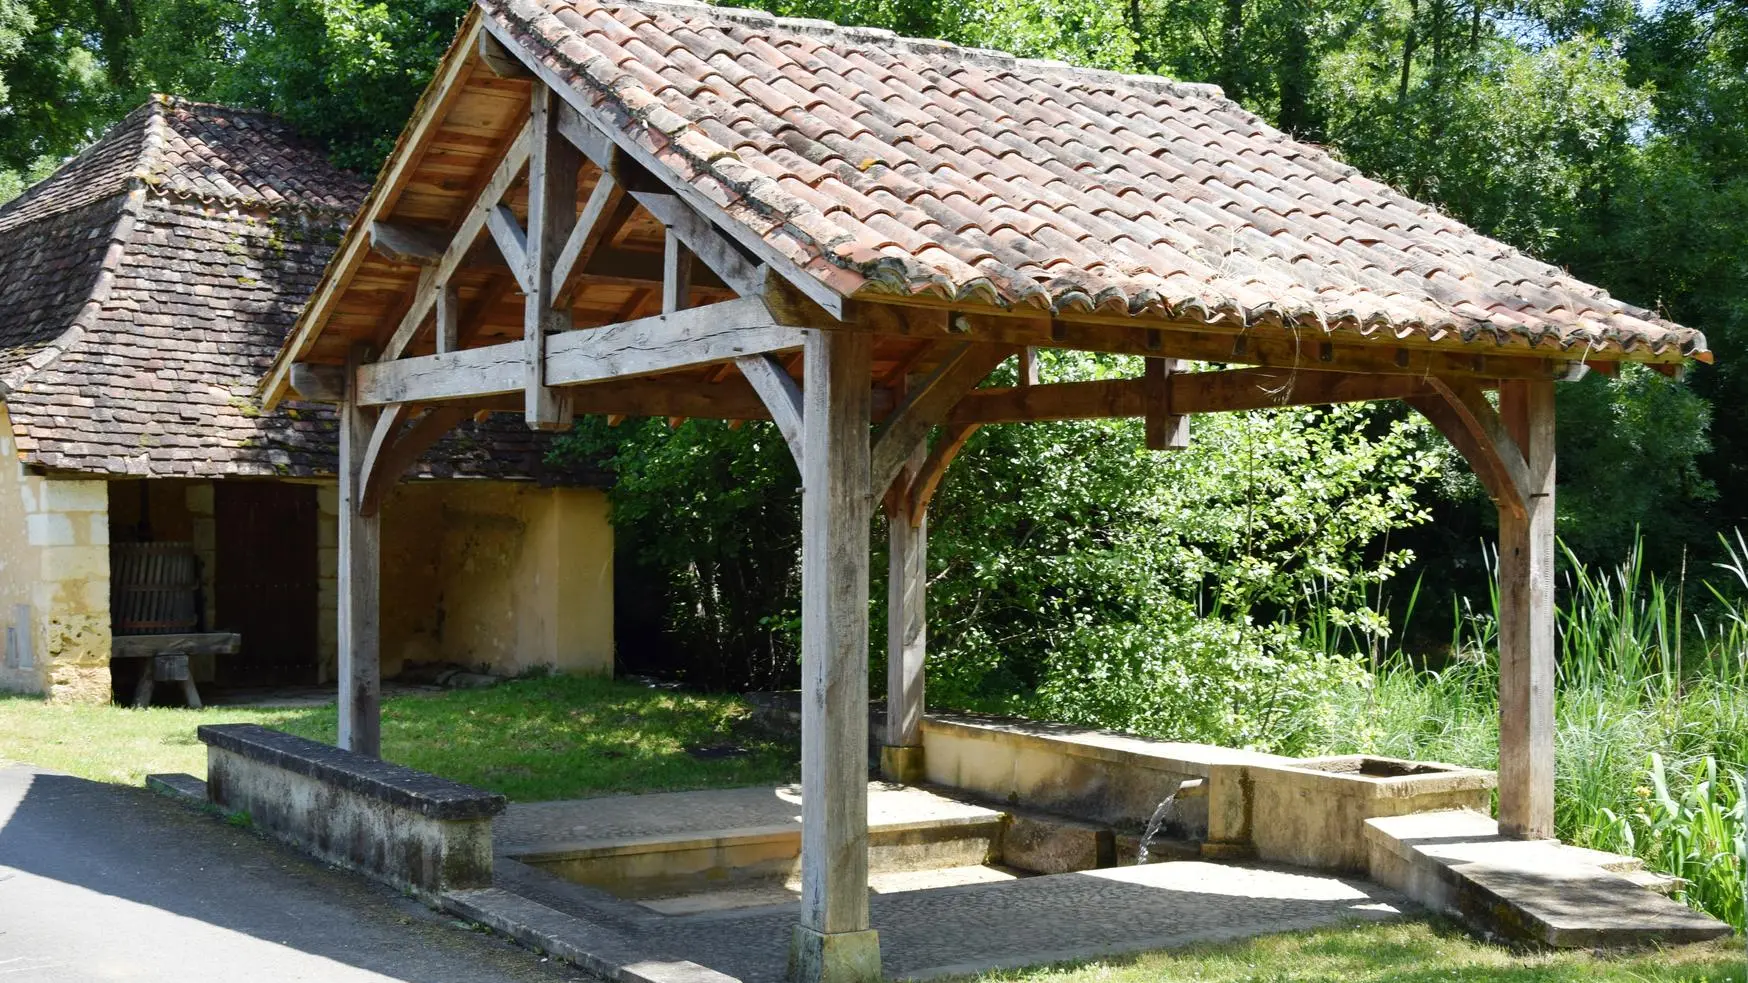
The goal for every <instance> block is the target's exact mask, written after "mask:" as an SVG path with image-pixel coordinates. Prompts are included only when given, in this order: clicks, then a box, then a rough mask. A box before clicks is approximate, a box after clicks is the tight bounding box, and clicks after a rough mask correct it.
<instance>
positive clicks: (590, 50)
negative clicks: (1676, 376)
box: [476, 0, 1705, 354]
mask: <svg viewBox="0 0 1748 983" xmlns="http://www.w3.org/2000/svg"><path fill="white" fill-rule="evenodd" d="M476 2H477V3H478V5H479V6H480V8H481V9H482V10H483V11H484V14H485V16H486V17H488V18H490V19H491V20H494V21H496V23H497V25H499V26H500V27H502V28H504V29H506V30H507V31H508V33H509V34H511V35H512V36H514V37H515V38H516V40H517V41H518V42H520V43H521V44H522V45H524V46H525V47H526V49H527V50H529V51H530V52H532V53H533V54H534V55H535V56H536V57H537V58H540V59H542V60H543V61H544V62H545V63H546V64H547V65H548V66H550V67H552V68H553V69H555V70H556V71H558V72H559V73H560V74H561V75H562V76H563V77H565V78H566V79H567V80H568V81H569V83H570V84H571V86H572V87H573V88H574V89H575V90H576V91H578V92H579V93H581V94H583V95H584V97H585V98H586V99H587V100H588V101H589V102H590V103H592V104H593V105H594V106H595V107H596V108H597V109H600V110H602V111H604V112H605V113H606V114H607V115H608V116H609V117H610V118H611V119H612V121H613V122H614V123H615V124H616V125H617V126H618V127H619V128H620V129H621V130H622V131H624V132H626V133H629V134H631V135H632V136H633V137H634V138H635V139H636V140H637V141H638V142H639V143H641V144H642V145H643V146H644V147H645V148H646V149H648V150H650V151H651V152H653V153H655V154H656V155H657V156H658V158H659V159H660V160H661V161H662V162H663V163H664V164H666V165H667V166H668V167H670V168H671V169H672V170H673V172H674V174H675V175H676V176H677V178H678V179H680V180H682V181H686V182H690V183H691V184H692V185H693V186H694V187H696V188H697V189H698V190H700V191H702V192H703V193H704V194H706V195H708V196H709V197H710V198H711V199H713V200H715V201H716V202H717V203H718V204H719V205H721V206H723V207H724V208H725V209H726V210H727V212H728V213H729V215H730V216H731V217H733V218H734V219H736V220H738V221H740V222H742V223H744V224H745V225H746V226H748V227H749V228H751V229H752V230H754V231H755V232H756V233H757V234H759V235H760V236H761V237H763V239H764V240H765V241H766V242H767V243H769V244H771V245H773V246H775V247H777V248H778V249H780V250H781V251H782V252H783V253H784V254H786V255H787V256H788V257H789V258H790V259H791V260H793V261H794V263H795V264H796V265H797V266H799V267H800V268H802V269H803V270H805V271H806V272H807V273H809V274H811V275H812V276H814V277H816V278H818V279H819V280H821V281H823V282H824V283H826V284H828V285H830V286H831V287H833V288H834V289H836V290H837V291H838V292H839V293H841V294H843V295H844V296H849V297H854V296H869V295H892V294H900V295H927V296H928V297H931V298H936V299H939V300H945V301H951V302H954V303H958V304H964V305H972V306H978V305H981V306H994V307H1001V308H1019V309H1023V310H1036V311H1040V312H1053V313H1056V314H1059V315H1064V316H1069V315H1074V314H1084V313H1110V314H1120V315H1122V314H1126V315H1131V316H1135V317H1139V318H1158V319H1162V320H1164V319H1169V320H1173V321H1190V322H1208V323H1222V324H1227V325H1232V326H1249V325H1255V324H1259V323H1272V324H1280V323H1288V324H1299V325H1312V326H1316V327H1318V328H1319V329H1323V330H1327V331H1330V332H1332V333H1334V334H1337V335H1364V336H1372V335H1375V334H1377V333H1379V332H1383V333H1385V335H1394V336H1397V337H1403V338H1407V337H1409V336H1419V337H1421V338H1424V339H1429V340H1433V341H1446V340H1449V341H1452V342H1457V341H1462V342H1473V341H1495V342H1498V343H1500V344H1507V345H1520V346H1521V345H1524V344H1532V345H1546V344H1554V345H1558V346H1560V347H1562V348H1572V347H1575V346H1587V347H1589V348H1592V349H1596V350H1614V351H1619V352H1626V353H1646V352H1649V353H1655V354H1667V353H1670V352H1671V351H1672V350H1674V351H1679V352H1682V353H1685V354H1703V353H1704V352H1705V339H1704V337H1703V336H1702V335H1700V334H1699V333H1698V332H1696V331H1692V330H1689V329H1686V328H1682V327H1680V326H1678V325H1675V324H1672V323H1670V322H1668V321H1666V320H1663V319H1662V318H1660V317H1658V316H1656V315H1655V314H1653V313H1652V312H1650V311H1646V310H1643V309H1640V308H1636V307H1632V306H1629V305H1626V304H1623V303H1620V302H1619V301H1616V300H1613V299H1611V298H1610V297H1609V296H1608V295H1607V294H1606V293H1604V292H1603V291H1602V290H1600V289H1598V288H1596V287H1593V286H1590V285H1588V284H1585V283H1582V282H1580V281H1578V280H1576V279H1574V278H1572V277H1570V276H1568V275H1566V274H1565V273H1563V272H1562V271H1560V270H1558V269H1556V268H1554V267H1551V266H1549V265H1547V264H1546V263H1542V262H1539V261H1537V260H1535V259H1532V258H1531V257H1528V256H1526V255H1524V254H1522V253H1520V252H1518V251H1516V250H1514V249H1512V248H1510V247H1508V246H1505V245H1503V244H1501V243H1499V242H1496V241H1494V240H1492V239H1489V238H1487V237H1485V236H1482V235H1480V234H1478V233H1476V232H1475V231H1473V230H1471V229H1469V228H1467V227H1465V226H1463V225H1462V224H1460V223H1458V222H1456V221H1454V220H1452V219H1450V218H1447V217H1445V216H1443V215H1441V214H1439V213H1438V212H1437V211H1436V210H1434V209H1432V208H1430V207H1428V206H1426V205H1423V204H1420V203H1418V202H1415V201H1413V200H1411V199H1409V198H1407V197H1405V196H1404V195H1402V194H1400V193H1398V192H1396V191H1394V190H1393V189H1391V188H1389V187H1387V186H1385V185H1383V184H1380V183H1378V182H1376V181H1372V180H1370V179H1368V178H1366V177H1364V176H1363V175H1361V174H1359V173H1358V172H1357V171H1355V170H1354V169H1353V168H1351V167H1348V166H1346V165H1344V164H1342V163H1340V162H1338V161H1336V160H1334V159H1333V158H1331V157H1330V156H1329V155H1328V154H1327V153H1325V152H1324V151H1322V150H1320V149H1318V148H1316V147H1313V146H1310V145H1307V144H1304V143H1299V142H1296V141H1294V140H1292V139H1290V138H1289V137H1287V136H1285V135H1284V134H1282V133H1280V132H1279V131H1277V130H1275V129H1273V128H1271V127H1269V126H1268V125H1267V124H1265V123H1263V122H1262V121H1261V120H1260V119H1258V118H1257V117H1255V116H1254V115H1252V114H1250V113H1248V112H1246V111H1245V110H1244V109H1243V108H1241V107H1240V106H1238V105H1237V104H1236V103H1234V102H1232V101H1231V100H1229V99H1227V98H1225V97H1224V96H1223V95H1222V94H1221V92H1220V90H1219V89H1217V88H1215V87H1212V86H1206V85H1187V84H1180V83H1175V82H1171V81H1168V80H1165V79H1162V78H1158V77H1153V76H1133V75H1120V74H1116V73H1113V72H1106V71H1096V70H1088V69H1078V68H1072V67H1070V66H1068V65H1064V64H1061V63H1056V62H1043V61H1031V60H1024V59H1015V58H1014V57H1012V56H1010V55H1006V54H1002V53H999V52H992V51H982V50H973V49H962V48H958V47H955V46H952V45H949V44H945V43H942V42H937V41H925V40H917V39H909V38H901V37H897V36H895V35H893V34H892V33H890V32H887V31H880V30H873V29H865V28H845V27H838V26H836V25H833V24H829V23H826V22H821V21H807V20H794V19H782V18H774V17H772V16H771V15H769V14H765V13H761V12H755V11H748V10H734V9H726V8H713V7H707V6H703V5H699V4H693V3H679V2H667V0H662V2H644V0H638V2H632V3H611V2H600V0H476Z"/></svg>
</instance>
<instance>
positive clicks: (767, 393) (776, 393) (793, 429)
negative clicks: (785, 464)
mask: <svg viewBox="0 0 1748 983" xmlns="http://www.w3.org/2000/svg"><path fill="white" fill-rule="evenodd" d="M735 365H736V366H737V367H739V368H740V374H741V375H743V376H745V377H746V380H747V382H749V383H751V384H752V387H753V389H754V390H755V391H756V392H757V393H758V394H759V398H760V399H762V400H763V401H764V405H765V407H766V409H767V410H768V411H769V413H770V415H771V419H772V420H773V421H775V422H776V424H777V429H778V431H780V432H781V433H782V434H783V440H784V442H785V443H787V444H788V445H789V456H790V457H792V458H794V459H795V466H796V467H798V468H799V467H800V466H801V455H802V452H803V444H802V422H803V421H802V416H801V414H802V396H801V386H800V385H798V384H797V383H796V381H795V377H794V376H791V375H790V374H789V370H788V369H785V368H784V367H783V363H782V362H780V361H778V360H777V359H776V358H775V357H773V356H771V355H749V356H746V357H745V358H739V359H736V360H735ZM718 385H720V383H718Z"/></svg>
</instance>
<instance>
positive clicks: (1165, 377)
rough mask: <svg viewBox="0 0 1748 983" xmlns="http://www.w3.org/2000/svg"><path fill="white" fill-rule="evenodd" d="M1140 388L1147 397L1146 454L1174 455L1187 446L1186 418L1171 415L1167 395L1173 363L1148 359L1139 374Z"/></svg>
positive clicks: (1187, 419) (1175, 360) (1172, 361)
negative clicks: (1172, 452) (1140, 376)
mask: <svg viewBox="0 0 1748 983" xmlns="http://www.w3.org/2000/svg"><path fill="white" fill-rule="evenodd" d="M1143 371H1144V372H1145V373H1146V374H1145V375H1144V376H1143V377H1142V380H1143V383H1142V388H1143V389H1144V390H1145V391H1146V393H1147V412H1146V413H1145V414H1144V415H1143V419H1144V420H1145V421H1146V437H1145V439H1146V442H1147V449H1148V450H1150V451H1178V450H1183V449H1184V448H1186V447H1188V446H1190V418H1189V417H1188V416H1184V415H1182V414H1178V413H1173V412H1172V411H1171V391H1172V388H1173V385H1174V384H1175V383H1176V381H1177V378H1176V376H1175V375H1174V373H1176V372H1177V359H1175V358H1150V359H1147V360H1146V365H1145V367H1144V370H1143Z"/></svg>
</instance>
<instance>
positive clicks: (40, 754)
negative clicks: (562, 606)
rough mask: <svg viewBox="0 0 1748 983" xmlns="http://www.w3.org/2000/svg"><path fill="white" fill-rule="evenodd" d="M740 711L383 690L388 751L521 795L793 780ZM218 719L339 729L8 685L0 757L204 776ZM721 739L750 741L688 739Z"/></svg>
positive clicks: (318, 732)
mask: <svg viewBox="0 0 1748 983" xmlns="http://www.w3.org/2000/svg"><path fill="white" fill-rule="evenodd" d="M749 717H750V714H749V711H748V709H747V706H746V704H745V703H744V702H742V701H741V700H739V699H736V698H734V697H728V696H706V695H699V694H694V693H677V692H673V691H669V690H657V689H649V688H647V687H644V686H639V685H636V684H632V683H622V682H616V681H612V680H606V679H587V678H575V677H569V676H552V677H547V678H540V679H519V680H512V681H510V682H506V683H502V684H500V685H498V686H495V687H493V688H491V689H483V690H456V691H451V692H445V693H440V694H430V695H418V696H406V697H400V698H398V699H391V700H387V701H385V702H384V704H383V710H382V746H383V747H382V749H383V756H384V757H385V758H387V759H388V760H390V761H394V762H398V763H400V764H404V765H408V766H410V767H413V768H417V769H419V770H420V771H428V772H432V773H434V774H438V775H442V776H444V777H446V778H453V779H455V780H457V781H461V782H466V783H468V784H470V785H477V786H479V787H481V788H486V789H490V790H492V791H494V792H502V793H503V794H504V795H507V796H509V797H510V799H512V800H513V801H521V802H531V801H540V800H545V799H565V798H576V797H579V796H585V795H602V794H608V793H613V792H651V791H661V790H664V789H688V788H710V787H724V786H735V785H757V784H763V783H775V782H782V781H791V780H794V778H795V776H796V774H797V772H798V761H799V754H798V753H797V751H796V749H795V748H794V746H793V745H791V744H788V743H786V742H783V741H778V740H773V739H771V738H769V737H767V736H764V735H762V734H759V733H757V732H756V730H755V729H754V728H752V727H751V726H749ZM217 723H254V724H261V725H263V726H266V727H274V728H278V729H280V730H286V731H290V732H291V733H294V734H301V735H303V736H304V737H309V738H314V739H315V740H319V741H329V742H331V741H333V740H334V707H333V706H331V705H330V706H326V707H320V708H310V709H295V710H264V709H247V708H229V707H218V708H209V709H205V710H199V711H190V710H179V709H171V708H153V709H147V710H134V709H131V708H126V707H117V706H97V707H91V706H60V705H51V704H48V703H45V702H43V701H41V700H36V699H31V698H26V697H11V698H3V699H0V758H4V759H10V760H15V761H22V762H27V763H30V764H34V765H41V766H43V767H47V768H54V769H57V770H59V771H64V772H67V773H69V774H73V775H78V776H80V777H82V778H89V779H93V780H96V781H105V782H121V783H125V784H134V785H137V784H139V783H140V782H141V781H142V780H143V779H144V778H145V776H146V775H148V774H151V773H153V772H176V771H182V772H188V773H189V774H192V775H197V776H202V777H204V776H205V774H206V747H205V745H203V744H201V743H200V742H198V741H197V740H195V737H194V728H195V727H196V726H198V725H200V724H217ZM730 744H732V745H735V746H738V747H740V748H742V749H744V750H745V751H746V752H747V753H745V754H740V755H733V756H726V757H699V756H696V755H693V754H691V753H688V750H687V749H688V748H710V747H716V746H721V745H730Z"/></svg>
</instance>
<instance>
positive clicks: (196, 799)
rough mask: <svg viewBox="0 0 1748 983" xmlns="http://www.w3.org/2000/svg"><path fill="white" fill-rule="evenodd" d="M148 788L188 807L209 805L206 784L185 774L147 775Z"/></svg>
mask: <svg viewBox="0 0 1748 983" xmlns="http://www.w3.org/2000/svg"><path fill="white" fill-rule="evenodd" d="M146 787H147V788H149V789H151V790H152V791H154V792H157V793H158V794H159V795H167V796H169V797H170V798H172V799H177V800H179V801H181V802H185V803H187V804H188V805H195V806H204V805H206V804H207V798H206V783H205V782H203V781H201V780H200V779H198V778H195V777H194V776H193V775H189V774H185V773H183V772H173V773H166V774H162V775H147V776H146Z"/></svg>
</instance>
